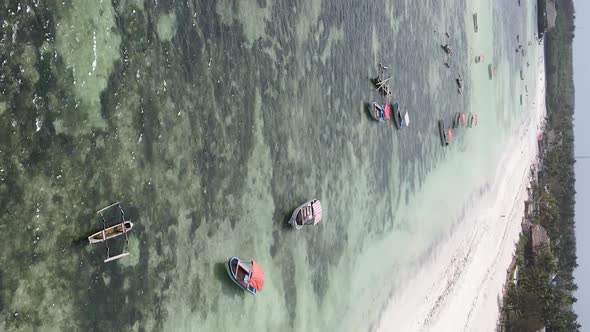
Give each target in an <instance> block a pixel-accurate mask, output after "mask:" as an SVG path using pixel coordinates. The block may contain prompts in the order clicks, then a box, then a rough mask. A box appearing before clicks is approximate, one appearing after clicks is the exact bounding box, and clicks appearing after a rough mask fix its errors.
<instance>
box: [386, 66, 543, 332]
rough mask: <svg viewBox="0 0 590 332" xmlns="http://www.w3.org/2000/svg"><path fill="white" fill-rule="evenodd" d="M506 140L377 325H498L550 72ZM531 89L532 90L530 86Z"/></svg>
mask: <svg viewBox="0 0 590 332" xmlns="http://www.w3.org/2000/svg"><path fill="white" fill-rule="evenodd" d="M536 75H537V76H536V77H535V78H534V80H535V81H536V84H535V85H536V87H535V91H534V94H532V96H530V97H529V98H526V99H527V101H526V103H527V104H526V105H525V107H526V108H525V111H524V112H526V113H525V114H523V116H522V119H521V120H520V123H518V124H517V125H516V126H515V127H514V129H513V131H512V132H511V133H510V136H509V138H508V139H507V144H505V145H504V149H503V151H502V152H501V155H500V159H499V162H498V163H497V165H498V166H497V168H496V170H495V172H494V174H491V176H489V177H488V179H487V181H486V184H485V185H484V186H483V187H482V193H481V196H480V197H477V199H475V201H474V203H473V204H471V205H470V206H467V208H466V209H467V213H466V216H468V217H466V218H464V219H463V220H462V221H461V222H460V223H459V224H458V225H457V226H456V227H454V228H453V231H452V232H451V234H449V235H448V237H447V238H446V239H445V241H444V242H443V243H442V244H441V245H440V247H439V248H438V250H437V252H436V253H435V254H434V255H433V256H432V257H430V258H429V261H428V262H426V263H424V264H423V265H422V267H421V268H420V269H419V270H418V271H417V272H416V274H415V275H414V277H413V278H411V279H410V280H409V281H408V282H407V284H406V285H404V290H402V291H400V292H399V293H397V294H394V296H393V297H392V298H391V299H390V300H389V303H388V304H387V305H386V308H385V310H384V312H383V313H382V315H381V318H380V321H379V324H378V328H377V330H378V331H458V330H465V331H484V330H485V331H489V330H492V329H493V327H494V326H496V322H497V320H498V317H499V309H498V307H499V303H500V301H501V299H502V292H503V289H504V285H505V282H506V269H507V268H508V267H509V265H510V263H511V262H512V259H513V253H514V249H515V244H516V242H517V241H518V238H519V234H520V231H521V227H520V223H521V220H522V218H523V216H524V208H523V207H524V201H525V200H526V199H527V190H526V187H527V184H528V183H529V181H530V179H529V174H530V165H531V164H533V163H535V162H536V159H537V152H538V151H537V150H538V149H537V140H536V138H537V134H538V128H539V125H540V123H541V122H542V121H543V119H544V117H545V72H544V64H543V59H542V58H540V59H539V62H538V72H537V73H536ZM531 92H532V91H531Z"/></svg>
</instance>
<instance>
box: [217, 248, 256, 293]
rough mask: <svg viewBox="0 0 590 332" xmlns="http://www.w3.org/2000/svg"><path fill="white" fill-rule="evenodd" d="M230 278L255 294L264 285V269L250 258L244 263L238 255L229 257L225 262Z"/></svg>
mask: <svg viewBox="0 0 590 332" xmlns="http://www.w3.org/2000/svg"><path fill="white" fill-rule="evenodd" d="M225 267H226V270H227V273H228V274H229V277H230V279H231V280H232V281H233V282H234V283H235V284H236V285H238V286H239V287H240V288H242V289H243V290H245V291H247V292H249V293H250V294H253V295H256V294H257V293H258V292H260V291H262V288H263V287H264V270H263V269H262V267H260V265H258V263H256V262H255V261H254V260H251V261H250V263H246V262H245V261H244V260H242V259H240V258H238V257H235V256H234V257H231V258H230V259H229V260H228V261H227V264H226V266H225Z"/></svg>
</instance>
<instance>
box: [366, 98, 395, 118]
mask: <svg viewBox="0 0 590 332" xmlns="http://www.w3.org/2000/svg"><path fill="white" fill-rule="evenodd" d="M369 114H370V115H371V117H372V118H373V119H374V120H377V121H379V122H386V121H389V120H391V105H389V104H385V105H384V106H381V105H379V104H377V103H375V102H373V104H371V108H370V109H369Z"/></svg>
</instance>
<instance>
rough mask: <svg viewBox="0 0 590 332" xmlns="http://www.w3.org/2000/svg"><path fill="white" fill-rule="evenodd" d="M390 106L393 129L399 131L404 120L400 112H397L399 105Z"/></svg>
mask: <svg viewBox="0 0 590 332" xmlns="http://www.w3.org/2000/svg"><path fill="white" fill-rule="evenodd" d="M391 106H392V107H391V108H392V110H393V124H395V127H396V128H397V129H401V128H402V125H403V121H404V120H403V118H402V114H401V111H400V110H399V104H398V103H395V104H393V105H391Z"/></svg>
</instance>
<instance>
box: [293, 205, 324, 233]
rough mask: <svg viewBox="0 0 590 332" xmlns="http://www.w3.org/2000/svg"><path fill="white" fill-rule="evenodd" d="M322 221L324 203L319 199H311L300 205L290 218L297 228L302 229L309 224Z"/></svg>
mask: <svg viewBox="0 0 590 332" xmlns="http://www.w3.org/2000/svg"><path fill="white" fill-rule="evenodd" d="M320 221H322V204H321V203H320V201H319V200H317V199H312V200H309V201H307V202H305V203H303V204H301V205H299V206H298V207H297V208H296V209H295V211H293V214H291V219H289V224H291V225H292V226H293V227H295V229H301V228H303V226H307V225H317V224H318V223H319V222H320Z"/></svg>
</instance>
